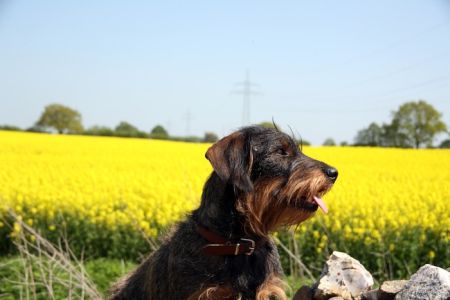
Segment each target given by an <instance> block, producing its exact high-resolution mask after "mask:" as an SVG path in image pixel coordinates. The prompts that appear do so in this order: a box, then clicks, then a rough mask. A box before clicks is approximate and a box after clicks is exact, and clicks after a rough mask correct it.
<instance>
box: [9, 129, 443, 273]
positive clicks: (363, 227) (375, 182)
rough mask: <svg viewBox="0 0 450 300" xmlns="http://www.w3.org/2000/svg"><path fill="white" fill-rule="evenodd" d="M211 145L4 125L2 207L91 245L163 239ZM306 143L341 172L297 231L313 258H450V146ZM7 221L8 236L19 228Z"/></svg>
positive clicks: (194, 200)
mask: <svg viewBox="0 0 450 300" xmlns="http://www.w3.org/2000/svg"><path fill="white" fill-rule="evenodd" d="M208 146H209V145H207V144H191V143H182V142H169V141H156V140H148V139H124V138H107V137H87V136H59V135H48V134H32V133H14V132H4V131H0V166H1V168H0V203H1V206H0V207H1V211H0V214H3V215H5V212H6V210H7V209H12V210H14V211H15V212H16V213H17V214H18V215H20V216H21V217H22V219H23V220H24V221H26V222H27V223H28V224H30V225H34V226H36V227H38V228H40V229H41V230H42V231H44V232H47V233H48V234H49V235H51V234H52V232H56V231H58V230H59V229H61V228H63V227H64V228H65V230H67V231H68V232H69V233H70V232H71V233H72V234H73V235H74V236H78V237H79V240H81V241H83V243H86V244H89V243H91V244H92V245H93V246H92V248H95V247H97V248H98V247H110V248H111V247H117V246H118V245H119V246H120V245H121V243H122V245H124V247H127V246H126V244H127V243H130V245H131V244H132V243H133V242H132V241H131V239H130V240H129V241H128V240H127V238H126V237H127V236H128V237H129V236H130V234H131V232H132V231H138V232H141V233H143V234H144V235H146V236H149V237H157V236H158V235H159V234H160V233H161V231H162V230H164V229H166V228H167V227H168V225H170V224H172V223H173V222H174V221H176V220H179V219H180V218H182V217H183V215H184V214H185V213H186V212H188V211H189V210H191V209H193V208H195V207H196V206H197V205H198V204H199V199H200V195H201V189H202V186H203V183H204V181H205V179H206V178H207V176H208V175H209V173H210V172H211V170H212V168H211V166H210V165H209V162H208V161H207V160H206V159H205V158H204V153H205V151H206V149H207V147H208ZM303 150H304V152H305V153H306V154H307V155H309V156H312V157H314V158H317V159H320V160H323V161H325V162H327V163H329V164H331V165H333V166H335V167H336V168H337V169H338V170H339V174H340V175H339V178H338V180H337V183H336V185H335V187H334V188H333V190H332V191H331V192H330V193H329V194H328V195H326V196H325V197H324V200H325V201H326V202H327V204H328V206H329V208H330V213H329V214H328V215H323V214H322V213H321V212H320V211H319V212H318V213H317V216H316V217H315V218H313V219H311V220H309V221H308V222H307V223H305V224H304V225H302V226H300V227H299V229H298V230H297V237H298V239H299V241H300V244H301V246H302V251H303V252H302V255H303V256H306V258H305V259H306V261H308V255H309V260H310V261H314V256H316V255H317V254H322V253H328V252H329V251H330V249H332V250H334V249H336V248H338V249H337V250H343V251H348V252H350V254H352V253H353V254H354V253H357V254H359V256H360V257H363V258H364V257H366V258H367V259H370V257H378V256H381V257H383V260H381V261H377V262H374V263H373V265H374V267H376V268H379V269H380V270H382V269H384V268H386V266H381V265H380V266H378V265H379V264H386V263H389V261H390V260H389V259H386V257H388V258H389V257H391V259H392V261H391V264H394V265H396V266H401V265H406V266H408V265H410V266H415V264H420V263H421V262H423V260H426V262H434V263H437V264H448V263H449V260H450V258H449V250H448V248H449V245H450V243H449V241H450V236H449V228H450V216H449V211H450V151H449V150H412V149H410V150H403V149H382V148H355V147H305V148H304V149H303ZM77 226H79V227H77ZM6 227H7V226H6V224H5V221H2V222H1V223H0V230H3V232H4V235H5V236H14V234H15V232H14V230H16V231H17V230H20V228H17V226H16V228H15V229H14V228H12V229H11V228H6ZM67 227H70V228H67ZM97 231H104V232H106V233H101V232H100V233H98V232H97ZM115 233H117V237H113V236H115ZM133 237H134V238H138V237H139V236H133ZM69 238H70V237H69ZM111 239H116V240H117V241H116V243H110V244H108V243H109V241H110V240H111ZM106 244H108V245H109V246H108V245H106ZM105 245H106V246H105ZM88 248H89V247H88ZM128 249H133V248H132V246H130V247H128ZM105 251H106V253H108V254H111V253H116V252H114V251H113V252H111V251H112V250H111V249H107V250H105ZM125 251H127V250H125ZM362 251H364V252H362ZM99 253H100V252H99ZM119 253H123V252H120V251H119ZM380 272H381V271H380Z"/></svg>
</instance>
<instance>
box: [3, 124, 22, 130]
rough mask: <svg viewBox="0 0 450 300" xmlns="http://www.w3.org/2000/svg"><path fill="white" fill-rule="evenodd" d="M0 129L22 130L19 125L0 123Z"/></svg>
mask: <svg viewBox="0 0 450 300" xmlns="http://www.w3.org/2000/svg"><path fill="white" fill-rule="evenodd" d="M0 130H8V131H22V129H21V128H20V127H17V126H14V125H0Z"/></svg>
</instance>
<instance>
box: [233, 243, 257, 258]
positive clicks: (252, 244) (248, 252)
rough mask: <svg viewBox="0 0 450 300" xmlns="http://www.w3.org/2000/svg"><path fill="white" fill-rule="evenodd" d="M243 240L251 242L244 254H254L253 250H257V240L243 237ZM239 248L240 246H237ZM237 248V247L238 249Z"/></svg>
mask: <svg viewBox="0 0 450 300" xmlns="http://www.w3.org/2000/svg"><path fill="white" fill-rule="evenodd" d="M241 241H244V242H249V243H250V244H251V246H250V247H248V251H247V252H245V253H244V254H245V255H252V254H253V252H254V251H255V241H254V240H251V239H241ZM237 245H238V246H239V244H237ZM237 248H238V247H237ZM237 248H236V249H237Z"/></svg>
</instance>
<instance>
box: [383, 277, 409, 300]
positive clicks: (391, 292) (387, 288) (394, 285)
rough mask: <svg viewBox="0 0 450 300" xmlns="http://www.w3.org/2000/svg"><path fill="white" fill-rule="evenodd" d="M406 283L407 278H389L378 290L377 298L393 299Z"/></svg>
mask: <svg viewBox="0 0 450 300" xmlns="http://www.w3.org/2000/svg"><path fill="white" fill-rule="evenodd" d="M407 283H408V280H391V281H385V282H383V284H382V285H381V286H380V289H379V290H378V299H379V300H393V299H394V298H395V295H397V294H398V293H399V292H400V291H401V290H402V289H403V288H404V287H405V285H406V284H407Z"/></svg>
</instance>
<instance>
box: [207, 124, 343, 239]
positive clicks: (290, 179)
mask: <svg viewBox="0 0 450 300" xmlns="http://www.w3.org/2000/svg"><path fill="white" fill-rule="evenodd" d="M206 158H207V159H208V160H209V161H210V162H211V164H212V166H213V168H214V171H215V172H216V173H217V175H218V176H219V177H220V178H221V179H222V180H223V181H224V182H226V183H227V184H230V185H232V186H233V187H234V189H235V194H236V196H237V201H236V208H237V210H238V211H240V212H241V213H242V214H243V215H244V217H245V218H246V220H247V224H246V228H247V229H248V230H250V231H252V232H253V233H255V234H259V235H266V234H267V233H268V232H269V231H272V230H274V229H276V228H278V227H279V226H283V225H294V224H299V223H300V222H302V221H305V220H306V219H308V218H309V217H311V216H312V215H313V214H314V213H315V212H316V211H317V209H318V208H319V207H320V208H322V210H324V212H327V207H326V205H325V203H324V202H323V200H322V199H321V196H322V195H324V194H325V193H326V192H327V191H329V190H330V189H331V187H332V185H333V184H334V182H335V181H336V178H337V175H338V172H337V170H336V169H335V168H333V167H330V166H329V165H327V164H325V163H323V162H321V161H318V160H315V159H312V158H310V157H308V156H306V155H305V154H303V153H302V152H301V150H300V149H299V147H298V145H297V143H296V142H295V141H294V140H293V139H292V138H291V137H290V136H288V135H287V134H285V133H283V132H281V131H279V130H277V129H268V128H262V127H257V126H252V127H245V128H243V129H241V130H239V131H237V132H234V133H232V134H231V135H229V136H226V137H224V138H223V139H221V140H220V141H218V142H217V143H215V144H214V145H212V146H211V147H210V148H209V149H208V151H207V152H206Z"/></svg>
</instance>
